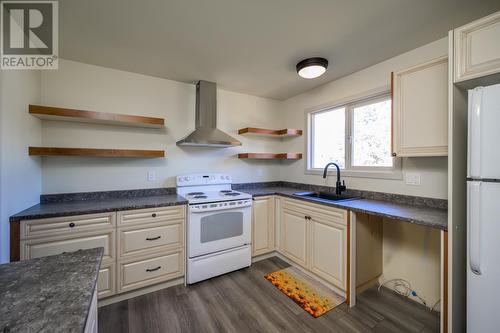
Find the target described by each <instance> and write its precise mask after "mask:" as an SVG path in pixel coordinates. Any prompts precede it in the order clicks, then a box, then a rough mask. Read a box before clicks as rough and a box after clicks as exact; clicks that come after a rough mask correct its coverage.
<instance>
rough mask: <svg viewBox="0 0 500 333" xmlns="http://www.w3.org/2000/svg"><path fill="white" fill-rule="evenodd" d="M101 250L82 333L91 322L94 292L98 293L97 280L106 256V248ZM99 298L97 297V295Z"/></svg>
mask: <svg viewBox="0 0 500 333" xmlns="http://www.w3.org/2000/svg"><path fill="white" fill-rule="evenodd" d="M99 249H100V250H101V251H100V252H101V255H100V256H99V260H97V263H96V275H95V278H94V286H93V287H92V296H90V301H89V305H88V306H87V314H86V315H85V324H84V325H83V327H82V331H81V332H82V333H84V332H85V329H86V328H87V323H88V320H89V314H90V307H91V306H92V299H93V298H94V292H96V293H97V280H98V278H99V269H100V268H101V264H102V257H103V255H104V248H103V247H99ZM96 297H97V295H96Z"/></svg>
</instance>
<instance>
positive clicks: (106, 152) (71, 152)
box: [29, 147, 165, 158]
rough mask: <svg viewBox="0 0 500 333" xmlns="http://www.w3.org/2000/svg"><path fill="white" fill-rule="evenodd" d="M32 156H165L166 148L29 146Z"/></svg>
mask: <svg viewBox="0 0 500 333" xmlns="http://www.w3.org/2000/svg"><path fill="white" fill-rule="evenodd" d="M29 155H30V156H89V157H138V158H156V157H165V151H164V150H137V149H96V148H56V147H29Z"/></svg>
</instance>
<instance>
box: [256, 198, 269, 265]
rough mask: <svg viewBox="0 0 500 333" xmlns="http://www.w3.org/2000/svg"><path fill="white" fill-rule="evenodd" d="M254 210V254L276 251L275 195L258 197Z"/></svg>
mask: <svg viewBox="0 0 500 333" xmlns="http://www.w3.org/2000/svg"><path fill="white" fill-rule="evenodd" d="M252 209H253V211H252V220H253V221H252V255H253V256H258V255H261V254H264V253H268V252H271V251H274V197H273V196H269V197H257V198H255V199H254V202H253V208H252Z"/></svg>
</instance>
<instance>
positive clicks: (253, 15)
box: [59, 0, 500, 100]
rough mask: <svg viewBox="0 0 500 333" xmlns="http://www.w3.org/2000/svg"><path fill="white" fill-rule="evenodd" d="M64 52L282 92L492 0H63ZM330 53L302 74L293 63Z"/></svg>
mask: <svg viewBox="0 0 500 333" xmlns="http://www.w3.org/2000/svg"><path fill="white" fill-rule="evenodd" d="M59 6H60V7H59V8H60V9H59V10H60V15H59V17H60V27H59V31H60V38H61V40H60V56H61V57H62V58H65V59H70V60H76V61H81V62H85V63H89V64H95V65H101V66H106V67H111V68H116V69H121V70H125V71H131V72H137V73H143V74H148V75H153V76H158V77H163V78H168V79H172V80H177V81H183V82H192V83H194V82H195V81H197V80H199V79H203V80H209V81H216V82H217V83H218V86H219V87H221V88H223V89H227V90H232V91H238V92H243V93H247V94H251V95H257V96H263V97H270V98H275V99H280V100H282V99H287V98H289V97H291V96H294V95H296V94H298V93H301V92H304V91H307V90H309V89H312V88H314V87H316V86H318V85H321V84H323V83H325V82H328V81H331V80H334V79H336V78H339V77H342V76H345V75H347V74H350V73H352V72H355V71H357V70H360V69H362V68H365V67H368V66H370V65H373V64H375V63H378V62H380V61H382V60H384V59H388V58H390V57H393V56H395V55H397V54H400V53H402V52H405V51H408V50H411V49H413V48H416V47H418V46H421V45H424V44H426V43H429V42H431V41H434V40H437V39H439V38H441V37H444V36H446V33H447V31H448V30H450V29H452V28H454V27H457V26H460V25H462V24H464V23H466V22H469V21H471V20H473V19H476V18H479V17H482V16H485V15H487V14H489V13H492V12H494V11H496V10H499V9H500V1H498V0H474V1H472V0H350V1H349V0H176V1H175V0H63V1H60V2H59ZM313 56H320V57H325V58H327V59H328V60H329V61H330V66H329V69H328V71H327V73H326V74H325V75H323V76H322V77H320V78H318V79H314V80H306V79H302V78H300V77H299V76H298V75H297V74H296V72H295V64H296V63H297V62H298V61H299V60H301V59H303V58H307V57H313Z"/></svg>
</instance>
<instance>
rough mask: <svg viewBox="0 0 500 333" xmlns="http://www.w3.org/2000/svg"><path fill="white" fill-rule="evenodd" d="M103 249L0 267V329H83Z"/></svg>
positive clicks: (32, 330)
mask: <svg viewBox="0 0 500 333" xmlns="http://www.w3.org/2000/svg"><path fill="white" fill-rule="evenodd" d="M102 254H103V248H95V249H90V250H80V251H77V252H71V253H65V254H60V255H55V256H49V257H43V258H37V259H32V260H23V261H18V262H13V263H9V264H4V265H0V331H1V332H50V333H57V332H64V333H68V332H83V331H84V329H85V323H86V321H87V316H88V314H89V308H90V303H91V301H92V296H93V293H94V289H95V288H96V283H97V275H98V273H99V266H100V265H101V258H102Z"/></svg>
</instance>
